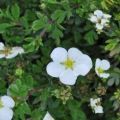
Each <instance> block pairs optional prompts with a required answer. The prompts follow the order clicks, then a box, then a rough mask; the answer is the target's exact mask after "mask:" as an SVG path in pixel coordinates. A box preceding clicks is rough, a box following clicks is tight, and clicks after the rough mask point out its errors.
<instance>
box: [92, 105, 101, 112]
mask: <svg viewBox="0 0 120 120" xmlns="http://www.w3.org/2000/svg"><path fill="white" fill-rule="evenodd" d="M94 110H95V113H103V107H102V106H96V107H95V108H94Z"/></svg>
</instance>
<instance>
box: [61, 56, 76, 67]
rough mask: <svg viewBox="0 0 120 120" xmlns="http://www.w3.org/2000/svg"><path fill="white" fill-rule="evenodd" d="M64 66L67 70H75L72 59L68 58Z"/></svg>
mask: <svg viewBox="0 0 120 120" xmlns="http://www.w3.org/2000/svg"><path fill="white" fill-rule="evenodd" d="M63 64H64V65H65V67H66V68H67V69H68V68H70V69H73V65H74V61H73V60H72V59H70V58H67V60H66V61H65V62H63Z"/></svg>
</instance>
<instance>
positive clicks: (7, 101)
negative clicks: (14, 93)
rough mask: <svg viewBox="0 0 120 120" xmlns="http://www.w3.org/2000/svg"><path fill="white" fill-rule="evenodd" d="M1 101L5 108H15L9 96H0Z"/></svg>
mask: <svg viewBox="0 0 120 120" xmlns="http://www.w3.org/2000/svg"><path fill="white" fill-rule="evenodd" d="M1 101H2V103H3V105H4V106H5V107H8V108H13V107H14V106H15V102H14V100H13V99H12V98H11V97H10V96H2V97H1Z"/></svg>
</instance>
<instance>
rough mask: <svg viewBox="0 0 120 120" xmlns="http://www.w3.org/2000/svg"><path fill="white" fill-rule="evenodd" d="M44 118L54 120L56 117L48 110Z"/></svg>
mask: <svg viewBox="0 0 120 120" xmlns="http://www.w3.org/2000/svg"><path fill="white" fill-rule="evenodd" d="M43 120H54V118H53V117H52V116H51V115H50V113H49V112H47V113H46V115H45V117H44V118H43Z"/></svg>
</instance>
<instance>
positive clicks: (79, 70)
mask: <svg viewBox="0 0 120 120" xmlns="http://www.w3.org/2000/svg"><path fill="white" fill-rule="evenodd" d="M90 69H91V66H90V65H87V64H79V65H76V66H75V67H74V69H73V71H74V73H75V75H76V76H79V75H82V76H85V75H87V74H88V72H89V71H90Z"/></svg>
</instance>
